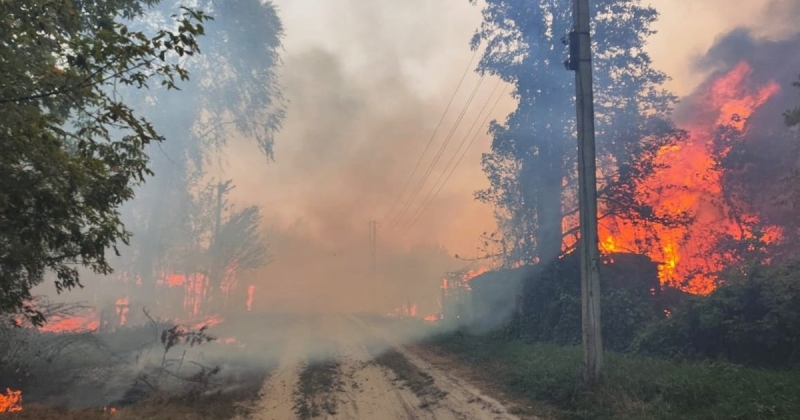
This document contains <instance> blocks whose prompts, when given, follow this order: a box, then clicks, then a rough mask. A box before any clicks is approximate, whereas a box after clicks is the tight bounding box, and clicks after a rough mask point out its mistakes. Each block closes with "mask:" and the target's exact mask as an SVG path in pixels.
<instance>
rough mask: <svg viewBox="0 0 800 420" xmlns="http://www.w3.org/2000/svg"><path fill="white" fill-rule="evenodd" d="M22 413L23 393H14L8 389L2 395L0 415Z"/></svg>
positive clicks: (0, 395) (0, 398) (0, 397)
mask: <svg viewBox="0 0 800 420" xmlns="http://www.w3.org/2000/svg"><path fill="white" fill-rule="evenodd" d="M17 411H22V391H12V390H11V389H10V388H6V393H5V394H2V393H0V413H14V412H17Z"/></svg>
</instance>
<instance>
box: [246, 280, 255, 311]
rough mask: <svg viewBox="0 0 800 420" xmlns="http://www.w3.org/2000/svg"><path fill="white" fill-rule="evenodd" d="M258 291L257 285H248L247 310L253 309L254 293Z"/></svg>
mask: <svg viewBox="0 0 800 420" xmlns="http://www.w3.org/2000/svg"><path fill="white" fill-rule="evenodd" d="M255 292H256V286H254V285H252V284H251V285H250V286H247V312H250V311H251V310H253V294H254V293H255Z"/></svg>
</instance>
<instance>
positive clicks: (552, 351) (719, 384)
mask: <svg viewBox="0 0 800 420" xmlns="http://www.w3.org/2000/svg"><path fill="white" fill-rule="evenodd" d="M429 344H430V345H432V346H434V347H436V348H438V349H440V350H445V351H447V352H450V353H453V354H456V355H457V356H459V357H460V358H461V359H462V360H463V361H465V362H467V363H469V364H471V365H473V366H476V367H477V368H478V371H479V372H480V374H481V375H485V378H486V379H488V380H492V381H493V382H494V383H497V382H499V384H498V385H500V386H501V387H502V388H503V389H504V390H505V391H507V392H509V393H510V394H511V395H514V396H516V397H519V398H523V399H526V400H528V401H533V402H535V403H537V404H534V406H539V407H544V409H541V410H539V411H540V414H542V415H547V416H551V417H553V418H556V419H568V420H584V419H593V420H595V419H596V420H600V419H615V420H650V419H653V420H662V419H663V420H666V419H670V420H671V419H686V420H722V419H725V420H728V419H747V420H761V419H797V418H798V416H800V414H798V413H800V372H797V371H792V372H776V371H765V370H756V369H750V368H745V367H741V366H737V365H731V364H728V363H710V362H706V363H697V362H693V363H689V362H685V363H684V362H676V361H668V360H663V359H655V358H649V357H644V356H637V355H621V354H615V353H608V352H606V355H605V358H606V365H605V369H604V373H603V378H602V381H601V383H600V384H599V385H598V386H597V387H595V388H594V389H592V390H587V389H586V387H585V386H584V385H583V384H582V380H581V368H582V357H581V349H580V348H579V347H562V346H556V345H551V344H539V343H524V342H520V341H505V340H503V339H502V338H499V337H492V336H469V335H461V336H442V337H439V338H437V339H434V340H432V341H430V342H429Z"/></svg>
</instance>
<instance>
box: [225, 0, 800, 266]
mask: <svg viewBox="0 0 800 420" xmlns="http://www.w3.org/2000/svg"><path fill="white" fill-rule="evenodd" d="M565 1H566V0H565ZM275 3H276V4H277V5H278V7H279V14H280V16H281V18H282V19H283V22H284V25H285V29H286V38H285V42H284V45H285V52H284V71H283V73H284V75H283V80H282V84H283V85H284V88H285V90H286V96H287V98H288V99H289V100H290V103H289V106H288V119H287V121H286V125H285V127H284V129H283V130H282V132H281V133H280V135H279V136H278V138H277V144H276V148H275V154H276V162H275V163H271V164H269V165H266V164H265V163H264V161H263V158H262V157H260V156H259V155H258V153H257V152H255V150H254V149H253V148H251V147H248V146H238V147H234V148H233V149H232V150H231V151H230V153H229V154H228V162H229V168H228V169H227V171H226V175H227V176H229V177H233V178H234V179H235V181H236V183H237V185H238V187H237V189H236V191H235V195H236V198H237V199H239V200H241V201H244V202H247V203H255V204H260V205H262V206H264V208H265V212H266V214H267V215H268V216H267V217H268V219H269V220H270V222H272V223H275V224H278V225H288V224H290V223H292V222H293V221H295V220H296V219H303V220H304V221H305V222H306V223H307V224H308V226H309V228H310V229H311V230H312V231H314V232H315V233H316V234H317V235H318V237H319V238H320V239H323V240H325V241H327V242H329V243H331V244H335V243H337V242H339V241H340V242H342V244H346V243H348V242H351V241H362V240H363V241H366V238H367V227H366V226H367V221H368V220H369V219H370V218H377V219H379V220H381V221H382V225H381V227H380V228H379V230H380V236H381V237H382V238H383V239H385V240H387V241H393V242H395V243H402V244H406V245H407V244H409V243H411V242H413V241H421V240H428V241H436V242H439V243H441V244H443V245H445V246H446V247H447V248H448V249H449V250H450V251H452V252H454V253H455V252H458V253H461V254H467V255H474V254H475V248H476V246H477V244H478V241H477V237H478V235H479V234H480V233H481V232H482V231H486V230H491V229H492V228H493V225H494V220H493V217H492V209H491V208H489V207H487V206H486V205H483V204H481V203H477V202H475V201H474V200H473V199H472V193H473V192H474V191H475V190H477V189H480V188H483V187H485V186H486V184H487V182H486V180H485V176H484V175H483V173H482V171H481V168H480V155H481V153H483V152H485V151H487V150H488V149H489V143H490V139H489V138H488V136H487V135H485V132H486V129H485V127H480V133H479V136H478V138H477V141H476V142H475V144H474V145H473V146H472V148H471V149H470V151H469V153H468V154H467V155H466V158H465V159H464V160H463V162H461V164H460V165H459V166H458V167H457V170H456V171H455V172H454V174H453V176H452V178H450V180H449V182H448V183H447V184H446V186H445V187H444V188H443V189H442V192H441V193H440V195H439V196H438V197H437V199H436V200H435V201H434V202H433V203H432V205H431V206H430V207H429V208H428V210H427V212H426V213H424V214H423V216H422V217H421V218H420V219H419V221H418V222H417V223H416V224H414V225H413V226H411V228H410V229H409V228H407V227H406V225H407V224H408V223H406V224H403V223H400V224H399V228H398V229H396V230H395V231H386V228H387V227H388V226H387V225H389V223H388V221H387V220H383V217H384V215H385V214H386V213H387V211H388V210H389V207H390V206H391V205H392V203H393V202H394V201H395V197H396V195H397V194H398V193H399V192H400V190H401V188H402V186H403V184H404V182H405V181H406V179H407V177H408V175H409V174H410V172H411V170H412V169H413V167H414V164H415V163H416V161H417V159H418V157H419V155H420V153H421V152H422V150H423V149H424V147H425V144H426V143H427V142H428V139H429V138H430V135H431V134H432V132H433V129H434V127H435V126H436V123H437V122H438V121H439V118H440V117H441V114H442V112H443V111H444V109H445V107H446V105H447V102H448V101H449V100H450V97H451V95H452V93H453V91H454V89H455V87H456V85H457V83H458V80H459V79H460V77H461V75H462V73H463V72H464V70H465V67H466V65H467V63H468V62H469V61H470V58H471V57H472V52H471V51H470V50H469V47H468V42H469V39H470V37H471V35H472V34H473V32H474V30H475V28H476V27H477V25H478V24H479V22H480V13H479V12H480V7H475V6H471V5H470V4H469V1H468V0H402V1H396V0H337V1H331V0H277V1H275ZM798 3H800V2H798V1H795V0H791V1H790V0H779V1H775V0H772V1H771V0H655V1H654V2H653V5H654V6H656V8H657V9H658V10H659V11H660V12H661V20H660V21H659V23H658V24H657V27H656V29H658V31H659V33H658V34H657V35H655V36H654V37H653V38H652V39H651V41H650V45H649V50H650V53H651V54H652V57H653V59H654V62H655V66H656V67H657V68H659V69H661V70H664V71H666V72H667V73H668V74H669V75H671V76H672V77H673V79H674V80H673V81H672V82H670V84H669V88H670V89H672V90H673V91H674V92H675V93H677V94H679V95H683V94H687V93H688V92H690V91H691V89H692V88H693V87H694V86H695V85H696V84H697V83H698V82H699V81H700V80H701V79H702V77H703V74H701V73H698V71H697V70H696V69H694V66H693V62H694V59H695V58H696V57H699V56H701V55H702V54H703V53H704V52H705V51H706V50H707V49H708V48H709V47H710V46H711V45H712V44H713V43H714V41H715V39H717V38H718V37H719V36H721V35H723V34H725V33H727V32H728V31H730V30H732V29H734V28H736V27H741V26H744V27H748V28H751V29H753V30H754V31H755V32H756V33H757V34H759V35H761V36H766V37H780V36H781V35H782V34H783V32H784V31H786V30H789V29H791V30H795V29H793V25H794V22H792V21H791V17H792V16H797V14H794V13H793V12H800V10H798V8H797V7H796V6H795V5H796V4H798ZM781 18H783V20H781ZM477 80H478V77H477V76H476V75H475V74H474V73H471V72H470V74H469V75H468V76H467V78H466V79H465V82H464V86H462V89H461V92H460V93H459V95H458V96H456V98H455V101H454V105H453V107H454V108H455V109H451V111H450V112H449V115H448V117H447V118H446V119H445V121H444V124H443V126H442V128H441V129H440V132H439V133H438V135H437V136H436V139H435V140H434V143H433V145H432V147H431V150H429V152H428V154H427V158H426V160H424V161H423V164H422V165H421V169H422V170H424V169H425V168H427V166H428V163H429V162H430V159H431V156H432V155H433V152H434V151H436V150H437V149H438V147H439V145H440V144H442V141H443V139H444V138H445V136H446V134H447V133H448V131H449V130H450V128H451V127H453V125H454V121H455V116H456V114H457V113H458V111H460V110H461V108H462V107H463V106H464V104H465V103H466V101H467V97H468V96H469V91H470V90H471V89H472V87H473V86H474V85H475V84H476V82H477ZM494 86H495V80H487V81H485V82H484V84H483V85H482V86H481V88H480V89H479V91H478V92H479V93H478V95H477V96H476V98H475V100H474V102H473V105H472V107H471V108H470V109H469V110H468V111H467V113H466V114H465V116H464V121H463V122H462V124H461V125H460V126H459V127H460V129H459V130H458V131H456V132H455V133H454V136H453V139H452V141H451V144H450V148H448V149H446V150H445V152H444V153H443V155H442V160H441V161H440V162H439V164H438V165H437V167H436V169H435V170H434V172H433V173H432V174H431V176H430V179H428V184H426V185H425V187H424V188H423V189H422V190H421V191H420V196H419V197H418V199H417V201H415V202H414V204H413V205H412V206H411V207H410V209H409V211H407V212H406V213H408V214H413V213H414V212H413V211H412V210H414V209H416V208H417V206H418V205H419V202H420V201H421V200H422V197H424V196H425V195H426V194H427V192H428V191H429V190H431V189H432V188H433V182H434V181H435V180H436V179H438V178H439V173H440V171H441V170H442V168H443V167H444V165H445V164H446V163H447V161H448V160H449V159H450V156H451V155H452V154H454V150H455V147H456V146H457V145H458V144H459V143H461V140H462V138H464V137H465V136H466V132H467V129H468V128H469V126H470V125H471V124H472V122H473V121H474V120H476V118H478V117H477V114H478V109H480V107H481V106H483V104H484V103H486V102H487V97H488V95H489V92H491V91H492V88H493V87H494ZM512 106H513V104H512V103H511V101H510V100H505V101H502V102H501V103H500V106H498V108H496V109H495V111H494V112H493V115H494V117H495V118H498V119H502V118H503V117H504V116H505V115H506V114H508V112H509V111H510V110H511V109H512ZM481 119H482V118H481ZM470 136H471V135H470ZM423 172H424V171H423ZM419 175H420V174H417V176H416V177H415V179H414V182H412V183H411V185H412V186H415V185H416V181H417V180H418V179H419ZM401 204H402V201H401ZM398 207H402V206H398ZM406 222H410V220H406ZM401 233H402V234H403V235H401ZM401 236H402V237H403V240H402V241H400V242H398V241H399V238H400V237H401ZM343 246H344V245H343Z"/></svg>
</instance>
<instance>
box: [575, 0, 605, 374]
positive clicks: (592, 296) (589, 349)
mask: <svg viewBox="0 0 800 420" xmlns="http://www.w3.org/2000/svg"><path fill="white" fill-rule="evenodd" d="M572 16H573V21H574V25H575V26H574V28H573V30H572V32H571V33H570V37H569V45H570V48H569V49H570V60H569V62H568V68H569V69H570V70H573V71H575V92H576V95H575V96H576V108H577V116H578V120H577V122H578V183H579V188H578V198H579V202H578V205H579V206H580V242H579V243H578V251H579V252H580V261H581V262H580V264H581V315H582V321H583V322H582V336H583V362H584V379H585V380H586V382H587V383H590V384H592V383H595V382H596V381H597V379H598V378H599V376H600V371H601V369H602V367H603V339H602V336H601V331H600V271H599V268H598V267H599V259H600V252H599V250H598V237H597V172H596V170H597V169H596V161H595V141H594V97H593V95H592V43H591V37H590V32H589V31H590V19H591V18H590V17H589V16H590V15H589V0H573V10H572Z"/></svg>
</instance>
